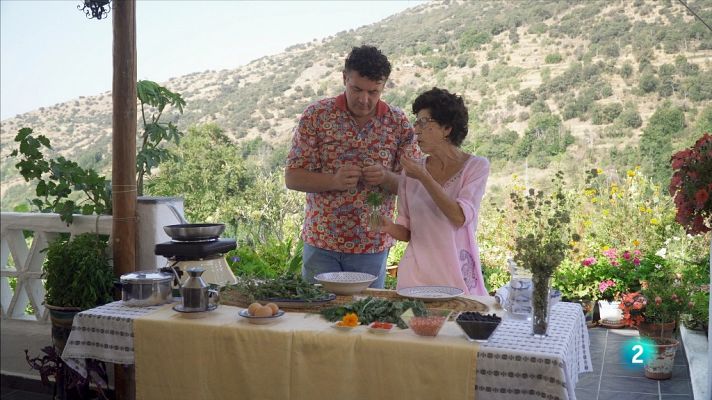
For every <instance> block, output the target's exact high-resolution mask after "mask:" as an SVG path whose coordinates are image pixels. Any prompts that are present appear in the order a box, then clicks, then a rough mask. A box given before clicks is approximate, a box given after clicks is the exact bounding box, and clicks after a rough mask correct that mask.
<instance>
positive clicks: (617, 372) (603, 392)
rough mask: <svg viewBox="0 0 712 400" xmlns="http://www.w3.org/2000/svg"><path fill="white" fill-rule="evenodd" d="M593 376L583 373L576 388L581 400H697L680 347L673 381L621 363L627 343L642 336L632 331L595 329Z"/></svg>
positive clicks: (593, 330)
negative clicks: (662, 379)
mask: <svg viewBox="0 0 712 400" xmlns="http://www.w3.org/2000/svg"><path fill="white" fill-rule="evenodd" d="M588 333H589V336H590V339H591V359H592V360H593V373H588V374H582V375H581V376H580V377H579V381H578V384H577V385H576V399H577V400H693V395H692V385H691V384H690V372H689V370H688V366H687V358H686V356H685V350H684V348H683V347H682V346H680V347H678V349H677V354H676V355H675V366H674V369H673V373H672V378H671V379H669V380H664V381H655V380H652V379H648V378H646V377H645V375H644V373H643V367H642V366H640V367H638V368H635V369H633V368H631V367H629V365H628V364H623V363H621V348H622V347H623V343H624V342H625V341H626V340H629V339H630V338H631V337H636V336H638V332H637V331H635V330H630V329H605V328H592V329H589V330H588Z"/></svg>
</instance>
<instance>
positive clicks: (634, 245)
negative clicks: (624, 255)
mask: <svg viewBox="0 0 712 400" xmlns="http://www.w3.org/2000/svg"><path fill="white" fill-rule="evenodd" d="M638 246H640V241H638V239H635V240H633V247H638Z"/></svg>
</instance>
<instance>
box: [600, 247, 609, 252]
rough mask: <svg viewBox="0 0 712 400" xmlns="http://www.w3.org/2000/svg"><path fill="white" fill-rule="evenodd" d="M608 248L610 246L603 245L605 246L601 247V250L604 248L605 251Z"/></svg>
mask: <svg viewBox="0 0 712 400" xmlns="http://www.w3.org/2000/svg"><path fill="white" fill-rule="evenodd" d="M608 249H609V247H608V246H603V247H601V250H603V251H608Z"/></svg>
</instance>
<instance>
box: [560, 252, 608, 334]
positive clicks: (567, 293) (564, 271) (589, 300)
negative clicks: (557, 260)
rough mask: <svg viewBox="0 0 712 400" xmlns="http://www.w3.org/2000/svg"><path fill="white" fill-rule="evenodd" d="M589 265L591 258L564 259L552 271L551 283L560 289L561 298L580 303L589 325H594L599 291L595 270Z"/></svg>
mask: <svg viewBox="0 0 712 400" xmlns="http://www.w3.org/2000/svg"><path fill="white" fill-rule="evenodd" d="M591 265H592V264H591V259H584V260H583V261H581V262H580V263H577V262H573V261H571V260H568V259H567V260H564V262H562V263H561V265H560V266H559V268H558V269H557V270H556V272H554V281H553V284H552V285H553V286H554V287H555V288H557V289H559V291H561V297H562V300H565V301H570V302H574V303H579V304H581V308H582V309H583V312H584V315H585V317H586V325H587V326H589V327H592V326H594V325H595V321H594V319H593V314H594V309H595V305H596V300H598V294H599V293H600V292H599V291H598V283H597V280H596V276H595V274H594V273H595V270H594V268H592V267H591Z"/></svg>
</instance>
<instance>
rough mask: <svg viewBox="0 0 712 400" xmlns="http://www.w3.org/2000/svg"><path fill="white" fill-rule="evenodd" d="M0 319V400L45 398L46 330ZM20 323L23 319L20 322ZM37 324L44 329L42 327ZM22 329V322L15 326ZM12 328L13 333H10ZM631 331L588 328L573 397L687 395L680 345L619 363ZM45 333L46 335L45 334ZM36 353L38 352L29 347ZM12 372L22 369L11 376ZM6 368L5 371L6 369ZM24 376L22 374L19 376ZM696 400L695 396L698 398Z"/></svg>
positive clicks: (614, 399)
mask: <svg viewBox="0 0 712 400" xmlns="http://www.w3.org/2000/svg"><path fill="white" fill-rule="evenodd" d="M7 325H14V324H13V323H12V322H10V323H9V324H8V323H3V335H2V356H3V357H2V359H3V360H2V361H3V362H2V379H1V380H0V397H1V398H2V399H3V400H50V399H52V389H51V388H48V387H45V386H42V384H41V383H40V382H39V381H38V380H34V379H28V378H30V376H29V375H25V374H31V371H29V367H27V364H26V363H25V364H24V365H23V364H22V363H24V352H22V350H23V349H25V348H27V347H29V348H30V352H31V354H32V352H33V351H34V350H35V349H39V348H41V347H43V346H45V345H46V344H48V343H49V342H50V341H49V335H48V333H46V334H42V333H40V334H39V335H29V336H28V335H25V336H22V335H19V336H18V335H8V334H9V333H11V331H12V330H13V329H12V328H11V327H9V326H7ZM23 325H24V324H23ZM32 325H36V326H39V327H40V328H39V329H43V330H46V329H47V326H45V327H44V328H42V326H41V325H37V324H32ZM21 329H27V325H24V327H21ZM15 333H17V332H15ZM637 334H638V333H637V331H635V330H629V329H605V328H591V329H589V335H590V339H591V358H592V360H593V372H592V373H587V374H582V375H581V376H580V379H579V382H578V385H577V386H576V398H577V399H578V400H693V399H694V397H693V394H692V386H691V383H690V372H689V369H688V364H687V357H686V354H685V350H684V347H683V346H680V347H679V348H678V352H677V356H676V360H675V364H676V365H675V369H674V371H673V376H672V379H669V380H665V381H654V380H651V379H647V378H645V377H644V375H643V371H642V367H640V368H639V369H637V370H633V369H627V368H626V366H625V365H624V364H621V363H620V359H619V354H620V348H621V345H622V343H623V342H625V341H626V340H628V339H629V338H631V337H634V336H637ZM45 335H46V336H45ZM13 336H15V337H18V339H19V340H27V338H28V337H29V338H31V339H34V340H38V339H39V340H40V341H41V340H44V341H43V342H42V343H37V344H35V345H30V346H28V345H27V344H26V343H22V344H20V343H13V342H12V340H11V339H10V338H11V337H13ZM18 352H19V353H20V354H21V356H18V357H9V356H8V355H9V354H10V353H18ZM35 353H39V351H35ZM13 371H24V373H20V375H21V376H16V375H15V374H13ZM8 372H9V374H8ZM22 375H24V376H22ZM698 400H699V399H698Z"/></svg>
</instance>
